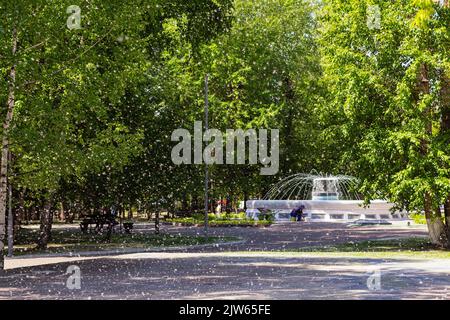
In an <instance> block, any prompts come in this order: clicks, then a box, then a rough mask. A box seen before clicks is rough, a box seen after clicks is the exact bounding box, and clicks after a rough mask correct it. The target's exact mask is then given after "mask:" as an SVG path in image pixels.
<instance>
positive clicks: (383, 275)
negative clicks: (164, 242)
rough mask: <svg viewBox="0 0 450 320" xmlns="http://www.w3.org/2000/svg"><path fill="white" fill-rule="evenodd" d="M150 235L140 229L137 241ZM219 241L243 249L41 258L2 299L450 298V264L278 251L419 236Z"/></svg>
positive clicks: (265, 232) (341, 229) (303, 234)
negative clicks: (72, 270)
mask: <svg viewBox="0 0 450 320" xmlns="http://www.w3.org/2000/svg"><path fill="white" fill-rule="evenodd" d="M148 228H149V227H148V226H145V225H144V226H139V227H138V228H137V232H145V230H147V232H148ZM163 232H169V233H180V234H194V233H196V232H199V233H201V232H202V229H196V228H182V227H172V226H164V227H163ZM211 233H212V234H213V235H226V236H238V237H241V238H242V239H244V240H245V242H244V243H238V244H234V245H228V246H227V245H224V246H219V247H217V246H209V247H199V248H190V249H184V250H181V249H180V250H172V251H166V252H164V251H160V252H145V253H128V254H121V255H111V256H92V257H81V258H74V257H47V258H45V257H41V258H38V257H37V258H35V259H43V260H42V261H41V262H42V263H41V264H40V265H34V266H30V263H31V262H30V261H28V265H27V264H24V265H20V264H19V265H16V266H13V267H12V268H10V269H9V270H7V271H6V273H5V274H4V275H2V276H0V299H42V298H47V299H419V298H420V299H450V295H449V293H450V259H426V260H425V259H418V258H411V257H401V258H397V259H379V258H357V257H349V256H345V255H342V256H339V255H336V254H334V255H333V254H322V253H321V254H308V253H295V252H290V253H288V252H276V250H282V249H295V248H299V247H303V246H311V245H314V246H319V245H332V244H336V243H342V242H348V241H362V240H367V239H374V238H376V239H380V238H398V237H411V236H424V235H426V232H425V230H424V229H421V228H406V227H404V226H403V227H401V226H391V227H378V228H373V227H371V228H362V227H358V228H347V227H346V226H345V225H334V224H316V223H314V224H302V225H295V224H289V225H275V226H272V227H270V228H265V229H258V228H246V229H242V228H215V229H211ZM28 259H30V258H28ZM13 260H15V261H17V260H20V259H13ZM23 261H26V259H25V260H23ZM10 263H12V260H8V261H7V264H10ZM71 265H76V266H78V267H79V268H80V270H81V289H80V290H70V289H68V288H67V286H66V281H67V279H68V275H67V274H66V271H67V268H68V267H69V266H71ZM374 275H377V277H379V287H376V288H375V289H377V290H371V289H374V288H369V287H368V286H367V281H368V279H369V277H373V276H374Z"/></svg>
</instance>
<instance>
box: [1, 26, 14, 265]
mask: <svg viewBox="0 0 450 320" xmlns="http://www.w3.org/2000/svg"><path fill="white" fill-rule="evenodd" d="M16 52H17V28H14V29H13V34H12V56H13V59H15V55H16ZM15 86H16V63H15V61H14V63H13V66H12V67H11V69H10V71H9V84H8V102H7V110H6V118H5V121H4V122H3V133H2V151H1V164H0V270H4V267H5V264H4V252H3V250H4V248H5V233H6V232H5V220H6V204H7V194H8V155H9V130H10V127H11V121H12V118H13V112H14V103H15Z"/></svg>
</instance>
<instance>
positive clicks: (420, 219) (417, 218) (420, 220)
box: [410, 213, 427, 224]
mask: <svg viewBox="0 0 450 320" xmlns="http://www.w3.org/2000/svg"><path fill="white" fill-rule="evenodd" d="M410 217H411V218H412V219H413V221H414V223H417V224H427V220H426V219H425V215H424V214H421V213H414V214H412V215H410Z"/></svg>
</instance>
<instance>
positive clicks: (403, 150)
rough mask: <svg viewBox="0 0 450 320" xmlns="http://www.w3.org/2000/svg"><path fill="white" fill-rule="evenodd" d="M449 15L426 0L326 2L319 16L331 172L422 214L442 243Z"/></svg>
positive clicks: (449, 183) (445, 242)
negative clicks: (334, 165)
mask: <svg viewBox="0 0 450 320" xmlns="http://www.w3.org/2000/svg"><path fill="white" fill-rule="evenodd" d="M374 6H377V7H375V8H378V9H376V10H373V8H374ZM377 12H378V14H376V15H375V16H373V14H374V13H377ZM449 17H450V16H449V8H448V3H445V5H442V4H439V3H437V2H433V1H431V0H420V1H406V0H397V1H392V2H385V1H369V0H367V1H341V0H328V1H325V6H324V9H323V15H322V18H321V21H322V29H321V30H322V32H321V48H322V54H323V60H322V65H323V67H324V70H325V71H324V72H325V76H324V81H325V83H326V84H327V88H328V95H329V96H328V99H327V105H326V106H325V107H324V109H323V110H324V111H325V112H324V113H325V114H328V115H329V116H328V119H329V122H328V124H329V126H330V127H331V128H333V130H336V131H337V132H339V136H340V137H339V140H337V141H336V145H337V146H338V145H339V148H341V150H343V153H342V155H343V156H342V157H341V167H342V168H345V169H346V171H348V172H352V173H354V174H355V175H357V176H358V177H360V178H361V180H362V185H361V187H362V191H363V192H364V193H365V195H366V197H367V200H371V199H374V198H379V197H383V198H386V199H388V200H390V201H392V202H394V203H396V204H397V208H398V209H406V210H412V211H419V212H420V211H424V212H425V214H426V217H427V222H428V227H429V232H430V237H431V240H432V241H433V243H436V244H439V245H442V246H447V247H448V246H450V243H449V238H448V234H449V230H448V224H449V223H448V217H444V216H443V215H442V212H441V210H440V206H441V205H443V204H444V203H446V202H447V199H448V195H449V192H450V174H449V172H450V171H449V168H450V150H449V144H448V141H449V136H448V130H447V129H445V125H443V122H442V119H446V110H447V105H446V103H448V98H447V97H446V94H447V93H448V82H447V80H445V79H447V78H448V75H449V72H450V69H449V66H450V65H449V61H450V60H449V57H450V55H449V50H450V41H449V40H450V37H449V32H450V30H449V21H450V20H449V19H450V18H449ZM374 20H375V21H376V20H378V21H377V22H378V23H375V24H374V23H373V22H374ZM342 146H344V147H342ZM445 219H447V220H446V221H445ZM444 221H445V223H444Z"/></svg>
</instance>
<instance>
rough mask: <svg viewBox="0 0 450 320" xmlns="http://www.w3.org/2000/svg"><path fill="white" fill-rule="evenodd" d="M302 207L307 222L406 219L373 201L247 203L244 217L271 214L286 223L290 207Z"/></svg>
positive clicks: (270, 201) (388, 204)
mask: <svg viewBox="0 0 450 320" xmlns="http://www.w3.org/2000/svg"><path fill="white" fill-rule="evenodd" d="M299 206H303V207H304V209H303V216H304V217H305V218H306V220H308V221H353V220H358V219H378V220H380V219H407V218H408V215H407V214H406V213H402V212H394V213H392V208H393V206H394V205H393V204H392V203H389V202H387V201H383V200H374V201H372V202H371V203H370V205H369V206H367V207H364V202H363V201H362V200H249V201H247V211H246V214H247V217H248V218H253V219H257V218H258V214H259V210H258V209H260V208H261V209H268V210H271V211H273V212H274V213H275V219H276V220H277V221H283V220H290V213H291V211H292V210H293V209H294V208H298V207H299Z"/></svg>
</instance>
